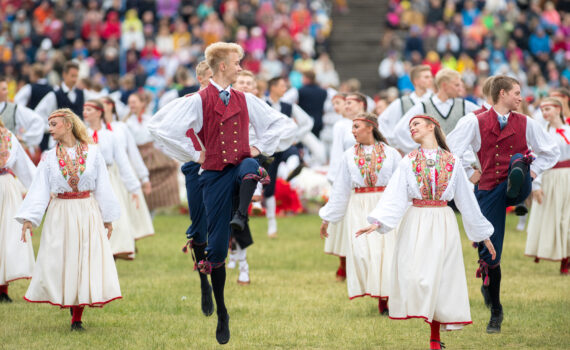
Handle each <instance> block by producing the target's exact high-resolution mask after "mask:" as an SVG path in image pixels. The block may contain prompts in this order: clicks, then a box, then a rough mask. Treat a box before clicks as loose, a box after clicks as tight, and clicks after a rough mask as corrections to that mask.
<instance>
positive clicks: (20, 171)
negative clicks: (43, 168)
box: [4, 130, 36, 188]
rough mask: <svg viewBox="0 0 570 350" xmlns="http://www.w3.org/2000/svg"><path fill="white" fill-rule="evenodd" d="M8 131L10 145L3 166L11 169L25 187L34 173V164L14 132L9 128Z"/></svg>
mask: <svg viewBox="0 0 570 350" xmlns="http://www.w3.org/2000/svg"><path fill="white" fill-rule="evenodd" d="M8 132H9V133H10V139H11V140H10V142H11V143H12V147H11V148H10V149H9V150H8V152H10V155H9V156H8V159H7V160H6V164H4V168H8V169H11V170H12V171H13V172H14V174H15V175H16V176H17V177H18V179H19V180H20V182H21V183H22V184H23V185H24V186H25V187H26V188H29V187H30V185H31V184H32V180H33V179H34V176H35V175H36V166H35V165H34V163H32V161H31V160H30V158H29V157H28V155H27V154H26V152H25V151H24V149H23V148H22V145H20V142H19V141H18V139H17V138H16V136H15V135H14V133H12V132H11V131H9V130H8Z"/></svg>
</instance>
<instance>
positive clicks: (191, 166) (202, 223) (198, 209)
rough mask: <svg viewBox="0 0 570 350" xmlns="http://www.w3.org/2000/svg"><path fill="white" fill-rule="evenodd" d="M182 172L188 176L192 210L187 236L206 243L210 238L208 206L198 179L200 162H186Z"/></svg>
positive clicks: (188, 190) (187, 188) (197, 241)
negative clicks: (206, 206)
mask: <svg viewBox="0 0 570 350" xmlns="http://www.w3.org/2000/svg"><path fill="white" fill-rule="evenodd" d="M181 169H182V173H183V174H184V176H185V178H186V196H187V197H188V209H189V211H190V220H191V221H192V222H191V223H190V226H189V227H188V230H186V237H187V238H188V239H193V240H194V242H195V243H197V244H202V243H206V241H207V239H208V224H207V222H206V208H205V207H204V197H203V196H202V185H200V182H199V181H198V179H199V178H200V176H199V175H198V171H199V170H200V164H198V163H194V162H188V163H184V164H183V165H182V168H181Z"/></svg>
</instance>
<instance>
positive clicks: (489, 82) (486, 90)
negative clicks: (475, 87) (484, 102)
mask: <svg viewBox="0 0 570 350" xmlns="http://www.w3.org/2000/svg"><path fill="white" fill-rule="evenodd" d="M494 79H495V77H494V76H490V77H487V79H485V81H484V82H483V88H482V90H481V92H482V93H483V96H484V97H485V98H489V97H491V87H492V86H493V80H494Z"/></svg>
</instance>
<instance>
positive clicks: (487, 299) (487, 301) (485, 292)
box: [481, 285, 491, 309]
mask: <svg viewBox="0 0 570 350" xmlns="http://www.w3.org/2000/svg"><path fill="white" fill-rule="evenodd" d="M481 294H483V301H484V302H485V306H486V307H487V309H490V308H491V294H489V287H485V286H484V285H481Z"/></svg>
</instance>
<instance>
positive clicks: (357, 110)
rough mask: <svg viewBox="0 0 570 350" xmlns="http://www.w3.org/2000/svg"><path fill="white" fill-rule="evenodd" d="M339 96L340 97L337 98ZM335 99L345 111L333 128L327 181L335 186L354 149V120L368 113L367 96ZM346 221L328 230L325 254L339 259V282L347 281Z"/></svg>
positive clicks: (337, 274) (356, 95)
mask: <svg viewBox="0 0 570 350" xmlns="http://www.w3.org/2000/svg"><path fill="white" fill-rule="evenodd" d="M337 96H338V97H337ZM337 96H335V97H334V99H333V104H337V105H338V107H337V108H339V110H340V109H343V111H342V113H343V114H342V116H343V118H342V119H341V120H339V121H337V122H336V124H335V125H334V126H333V142H332V146H331V156H330V160H331V161H330V163H329V170H328V173H327V179H328V180H329V181H330V182H331V184H333V185H334V180H335V177H336V174H338V172H339V169H340V165H341V160H342V157H338V156H337V155H340V154H344V152H345V151H346V150H348V149H351V148H352V147H354V144H355V143H356V140H355V139H354V135H353V134H352V120H353V119H354V118H356V116H357V115H359V114H361V113H363V112H365V111H366V96H364V95H363V94H361V93H358V92H355V93H350V94H346V95H344V94H339V95H337ZM345 232H346V231H345V230H344V219H341V220H340V221H338V222H335V223H332V224H331V225H329V226H328V228H327V233H328V236H326V238H325V254H332V255H336V256H338V257H339V260H340V265H339V267H338V269H337V270H336V279H337V281H344V280H345V279H346V249H347V247H348V236H347V235H345V234H344V233H345Z"/></svg>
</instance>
